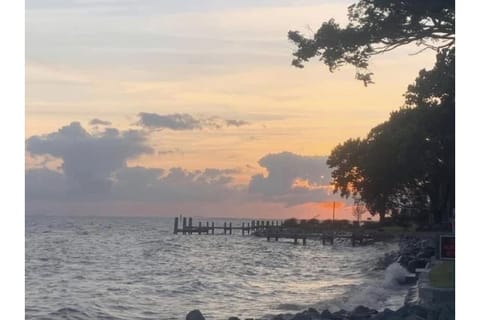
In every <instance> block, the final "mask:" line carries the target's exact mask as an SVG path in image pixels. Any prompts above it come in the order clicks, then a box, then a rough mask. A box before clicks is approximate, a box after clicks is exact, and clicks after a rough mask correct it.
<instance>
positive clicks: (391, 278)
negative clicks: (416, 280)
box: [383, 262, 410, 288]
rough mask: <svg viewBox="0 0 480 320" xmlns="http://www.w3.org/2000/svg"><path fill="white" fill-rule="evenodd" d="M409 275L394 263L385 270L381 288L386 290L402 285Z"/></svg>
mask: <svg viewBox="0 0 480 320" xmlns="http://www.w3.org/2000/svg"><path fill="white" fill-rule="evenodd" d="M409 274H410V273H409V272H408V271H407V270H406V269H405V268H404V267H402V266H401V265H400V263H398V262H394V263H392V264H391V265H389V266H388V267H387V269H385V278H384V280H383V286H384V287H387V288H395V287H396V286H398V285H399V284H401V283H404V281H405V278H406V277H407V276H408V275H409Z"/></svg>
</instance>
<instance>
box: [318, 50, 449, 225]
mask: <svg viewBox="0 0 480 320" xmlns="http://www.w3.org/2000/svg"><path fill="white" fill-rule="evenodd" d="M452 56H454V52H452V50H443V51H442V52H440V53H439V54H438V56H437V63H436V64H435V66H434V67H433V68H432V69H431V70H428V71H427V70H421V71H420V73H419V76H418V77H417V79H416V81H415V84H413V85H411V86H409V87H408V91H407V93H406V94H405V97H406V102H405V106H404V107H403V108H401V109H400V110H397V111H394V112H392V113H391V114H390V118H389V119H388V121H385V122H384V123H382V124H379V125H378V126H376V127H374V128H372V129H371V130H370V132H369V134H368V135H367V137H366V138H365V139H349V140H347V141H346V142H344V143H342V144H339V145H338V146H337V147H335V148H334V149H333V151H332V153H331V155H330V156H329V158H328V160H327V164H328V165H329V167H330V168H332V169H333V171H332V178H333V185H334V192H340V195H341V196H342V197H349V196H355V197H358V198H359V199H360V200H361V201H362V202H364V203H365V205H366V207H367V208H368V210H369V211H370V212H371V213H372V214H379V215H380V220H381V221H383V219H384V217H385V215H387V214H388V213H390V214H392V215H395V214H397V215H398V214H401V213H405V212H408V213H409V214H411V212H412V210H413V212H416V213H417V215H418V216H419V218H421V217H420V215H423V214H424V213H427V214H428V216H429V217H430V219H429V220H430V222H431V223H436V224H438V223H441V222H442V221H445V220H447V218H448V217H449V216H451V215H452V214H453V208H454V206H455V86H454V81H455V80H454V73H453V70H454V59H453V58H452ZM449 83H450V85H449ZM428 88H431V89H428ZM422 219H423V218H422ZM422 219H420V220H422Z"/></svg>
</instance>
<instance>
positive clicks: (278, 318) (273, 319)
mask: <svg viewBox="0 0 480 320" xmlns="http://www.w3.org/2000/svg"><path fill="white" fill-rule="evenodd" d="M272 320H285V319H284V318H283V317H282V316H281V315H276V316H275V317H273V318H272Z"/></svg>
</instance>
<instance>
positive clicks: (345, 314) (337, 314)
mask: <svg viewBox="0 0 480 320" xmlns="http://www.w3.org/2000/svg"><path fill="white" fill-rule="evenodd" d="M332 315H333V317H334V319H348V316H349V315H350V314H349V313H348V312H347V311H345V310H343V309H342V310H339V311H337V312H334V313H332Z"/></svg>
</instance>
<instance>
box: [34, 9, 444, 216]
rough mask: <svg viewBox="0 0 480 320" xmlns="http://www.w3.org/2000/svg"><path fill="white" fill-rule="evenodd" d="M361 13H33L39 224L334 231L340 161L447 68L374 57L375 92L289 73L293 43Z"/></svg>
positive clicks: (425, 60)
mask: <svg viewBox="0 0 480 320" xmlns="http://www.w3.org/2000/svg"><path fill="white" fill-rule="evenodd" d="M351 3H352V1H351V0H350V1H341V0H336V1H331V0H330V1H318V0H317V1H308V0H304V1H283V0H275V1H274V0H270V1H260V0H256V1H251V0H247V1H245V0H242V1H240V0H236V1H218V0H217V1H211V0H205V1H194V0H188V1H173V0H171V1H158V0H118V1H113V0H27V1H26V139H27V140H26V212H27V214H62V215H63V214H66V215H122V216H125V215H159V216H174V215H177V214H180V213H181V214H184V215H192V216H197V215H198V216H220V217H226V216H229V217H230V216H236V217H265V218H267V217H268V218H288V217H292V216H295V217H298V218H311V217H318V218H330V217H331V204H332V202H333V201H344V200H342V199H340V198H339V197H338V196H334V195H332V190H331V188H330V187H329V183H330V171H329V169H328V167H327V166H326V163H325V160H326V158H327V157H328V155H329V153H330V151H331V150H332V148H333V147H335V146H336V145H337V144H339V143H341V142H343V141H344V140H346V139H348V138H351V137H363V136H365V135H366V134H367V133H368V131H369V130H370V129H371V128H372V127H373V126H375V125H377V124H379V123H381V122H383V121H385V120H387V118H388V116H389V113H390V112H391V111H393V110H395V109H398V108H399V107H400V106H401V105H402V103H403V93H404V92H405V91H406V89H407V86H408V84H410V83H412V82H413V81H414V79H415V77H416V75H417V74H418V71H419V70H420V69H422V68H427V69H428V68H430V67H431V66H432V65H433V63H434V55H435V53H434V52H430V51H425V52H423V53H421V54H418V55H414V54H413V53H415V52H417V51H418V48H416V47H415V46H409V47H404V48H400V49H397V50H396V51H394V52H391V53H389V54H384V55H381V56H378V57H375V58H374V59H373V60H372V61H371V69H372V71H373V72H374V73H375V75H374V81H375V84H373V85H371V86H369V87H364V86H363V83H362V82H360V81H357V80H355V79H354V73H355V70H353V69H352V68H350V67H345V68H343V69H341V70H340V71H337V72H335V73H330V72H329V71H328V69H327V68H326V67H325V66H324V65H323V64H321V63H318V62H316V61H311V62H310V63H308V64H307V65H306V67H305V68H304V69H298V68H294V67H292V66H291V64H290V62H291V60H292V52H293V51H294V49H295V48H294V46H293V44H292V43H290V42H289V41H288V39H287V32H288V31H289V30H299V31H301V32H303V33H305V34H312V33H313V32H315V31H316V30H317V28H318V27H319V26H320V24H321V23H322V22H324V21H326V20H328V19H330V18H335V19H336V20H337V21H339V22H341V23H345V22H346V21H347V19H346V13H347V6H348V5H349V4H351ZM337 209H338V211H337V215H336V216H337V217H340V218H348V219H352V218H353V217H352V214H351V208H350V207H349V203H348V202H347V203H345V204H340V203H338V204H337Z"/></svg>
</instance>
